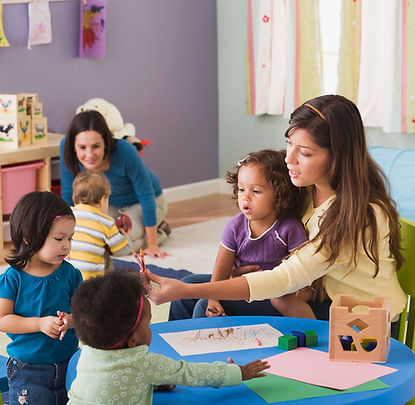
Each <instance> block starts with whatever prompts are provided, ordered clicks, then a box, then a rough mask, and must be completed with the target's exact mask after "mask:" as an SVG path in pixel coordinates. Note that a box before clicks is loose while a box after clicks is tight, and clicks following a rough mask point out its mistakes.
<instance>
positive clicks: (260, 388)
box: [243, 374, 389, 403]
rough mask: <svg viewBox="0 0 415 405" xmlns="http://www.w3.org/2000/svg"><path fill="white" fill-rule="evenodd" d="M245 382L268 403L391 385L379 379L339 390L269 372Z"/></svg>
mask: <svg viewBox="0 0 415 405" xmlns="http://www.w3.org/2000/svg"><path fill="white" fill-rule="evenodd" d="M243 383H244V384H245V385H246V386H247V387H248V388H250V389H251V390H252V391H254V392H255V393H256V394H258V395H259V396H260V397H261V398H262V399H264V400H265V401H267V402H268V403H273V402H283V401H294V400H298V399H305V398H315V397H327V396H330V395H341V394H347V393H352V392H362V391H372V390H379V389H383V388H389V385H387V384H385V383H384V382H383V381H380V380H378V379H375V380H371V381H368V382H367V383H364V384H361V385H357V386H356V387H353V388H349V389H347V390H343V391H339V390H335V389H332V388H326V387H320V386H318V385H313V384H307V383H304V382H301V381H296V380H292V379H290V378H285V377H280V376H277V375H274V374H267V376H266V377H263V378H253V379H252V380H247V381H243Z"/></svg>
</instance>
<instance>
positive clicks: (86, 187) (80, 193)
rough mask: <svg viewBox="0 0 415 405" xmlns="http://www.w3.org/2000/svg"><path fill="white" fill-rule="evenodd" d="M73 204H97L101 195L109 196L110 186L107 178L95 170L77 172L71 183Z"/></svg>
mask: <svg viewBox="0 0 415 405" xmlns="http://www.w3.org/2000/svg"><path fill="white" fill-rule="evenodd" d="M72 189H73V193H72V199H73V202H74V203H75V204H99V203H100V201H101V199H102V197H109V195H110V194H111V186H110V183H109V181H108V179H107V178H106V177H105V175H104V174H103V173H101V172H98V171H96V170H85V171H83V172H79V173H78V174H77V175H76V177H75V180H74V181H73V185H72Z"/></svg>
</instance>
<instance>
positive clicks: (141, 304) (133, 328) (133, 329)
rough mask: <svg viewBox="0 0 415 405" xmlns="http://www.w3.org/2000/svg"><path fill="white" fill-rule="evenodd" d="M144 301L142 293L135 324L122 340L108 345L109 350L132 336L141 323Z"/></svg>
mask: <svg viewBox="0 0 415 405" xmlns="http://www.w3.org/2000/svg"><path fill="white" fill-rule="evenodd" d="M143 301H144V299H143V296H142V295H140V308H138V315H137V319H136V320H135V322H134V325H133V326H132V327H131V328H130V330H129V331H128V332H127V334H126V335H125V336H124V337H123V338H122V339H121V340H119V341H118V342H117V343H114V344H113V345H111V346H109V347H107V350H111V349H116V348H117V347H118V346H121V345H122V344H124V343H125V342H126V341H127V339H128V338H129V337H130V335H131V334H132V333H133V332H134V331H135V330H136V328H137V326H138V324H139V323H140V319H141V314H142V312H143V306H144V305H143Z"/></svg>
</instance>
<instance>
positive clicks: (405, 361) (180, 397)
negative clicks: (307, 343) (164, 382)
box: [66, 316, 415, 405]
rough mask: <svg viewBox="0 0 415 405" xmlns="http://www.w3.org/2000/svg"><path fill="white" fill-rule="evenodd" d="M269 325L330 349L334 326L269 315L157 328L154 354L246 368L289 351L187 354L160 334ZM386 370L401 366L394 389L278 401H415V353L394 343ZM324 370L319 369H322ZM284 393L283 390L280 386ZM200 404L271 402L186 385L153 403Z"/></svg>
mask: <svg viewBox="0 0 415 405" xmlns="http://www.w3.org/2000/svg"><path fill="white" fill-rule="evenodd" d="M255 324H269V325H270V326H272V327H274V328H275V329H278V330H279V331H281V332H282V333H283V334H290V333H291V331H293V330H299V331H305V330H315V331H316V332H317V335H318V346H317V347H312V349H316V350H321V351H324V352H327V351H328V336H329V323H328V322H327V321H318V320H314V319H299V318H288V317H269V316H229V317H217V318H195V319H184V320H180V321H169V322H161V323H155V324H151V325H150V326H151V330H152V333H153V338H152V342H151V345H150V347H149V351H152V352H156V353H160V354H163V355H165V356H168V357H171V358H173V359H175V360H184V361H188V362H209V363H211V362H214V361H224V362H227V361H228V358H229V357H232V359H233V360H234V362H235V363H236V364H240V365H243V364H246V363H249V362H250V361H253V360H256V359H265V358H267V357H271V356H274V355H276V354H279V353H283V352H285V351H284V350H281V349H278V347H260V346H259V347H256V348H254V349H248V350H237V351H227V352H215V353H206V354H198V355H189V356H181V355H180V354H179V353H177V352H176V351H175V350H174V349H173V348H172V347H171V346H170V345H169V344H168V343H167V342H166V341H165V340H164V339H163V338H162V337H161V336H160V335H159V334H160V333H170V332H180V331H185V330H195V329H196V330H197V329H208V328H229V327H236V326H242V325H255ZM79 352H80V351H79V350H78V352H77V353H75V355H74V356H73V358H72V359H71V361H70V363H69V366H68V372H67V378H66V385H67V388H69V387H70V385H71V383H72V381H73V379H74V378H75V376H76V363H77V361H78V358H79ZM385 365H386V366H389V367H393V368H396V369H397V370H398V371H396V372H394V373H392V374H388V375H385V376H383V377H380V378H379V380H381V381H382V382H384V383H385V384H387V385H389V386H390V387H389V388H384V389H378V390H372V391H362V392H356V393H344V394H340V395H334V396H333V395H331V396H320V397H315V398H307V399H301V400H289V401H285V400H284V401H283V402H274V403H278V404H281V405H295V404H297V403H299V402H300V401H301V404H307V405H322V404H330V405H331V404H361V405H363V404H364V405H367V404H376V405H383V404H384V405H391V404H394V405H398V404H406V403H407V402H408V401H409V400H410V399H411V398H413V397H415V354H414V353H413V352H412V350H410V349H409V348H408V347H407V346H405V345H404V344H402V343H401V342H399V341H397V340H395V339H391V344H390V351H389V355H388V358H387V361H386V363H385ZM316 372H318V370H316ZM275 389H278V386H276V387H275ZM195 401H197V403H198V405H202V404H209V405H211V404H215V405H219V404H226V405H233V404H235V405H241V404H249V405H255V404H262V405H264V404H267V402H266V401H265V400H263V399H262V398H261V397H260V396H259V395H257V394H256V393H255V392H254V391H252V390H251V389H249V388H248V387H247V386H246V385H245V384H240V385H237V386H232V387H224V388H220V389H217V388H210V387H183V386H177V387H176V388H175V389H174V390H173V391H172V392H154V395H153V404H155V405H171V404H181V405H182V404H193V403H195Z"/></svg>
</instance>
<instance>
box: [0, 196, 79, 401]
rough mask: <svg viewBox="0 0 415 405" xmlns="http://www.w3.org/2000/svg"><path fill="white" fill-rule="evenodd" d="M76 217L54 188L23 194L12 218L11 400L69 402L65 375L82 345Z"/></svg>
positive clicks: (4, 290)
mask: <svg viewBox="0 0 415 405" xmlns="http://www.w3.org/2000/svg"><path fill="white" fill-rule="evenodd" d="M74 227H75V217H74V215H73V213H72V210H71V208H70V207H69V205H68V204H67V203H66V202H65V201H63V200H62V199H61V198H60V197H58V196H57V195H55V194H53V193H50V192H47V191H45V192H40V191H34V192H32V193H29V194H26V195H25V196H23V197H22V198H21V199H20V200H19V202H18V203H17V205H16V207H15V208H14V210H13V212H12V215H11V218H10V234H11V238H12V242H13V246H14V247H13V248H12V250H11V253H10V254H9V256H8V257H7V258H6V261H7V262H8V263H9V264H10V266H11V267H9V268H8V269H7V270H6V271H5V272H4V273H3V274H1V275H0V331H2V332H6V333H7V335H8V336H9V337H10V339H11V343H9V345H8V346H7V353H8V354H9V356H10V358H9V359H8V361H7V377H8V381H9V402H8V403H9V404H10V405H19V404H23V403H27V404H48V405H52V404H56V405H62V404H66V402H67V400H68V397H67V393H66V388H65V377H66V370H67V366H68V362H69V359H70V358H71V356H72V355H73V354H74V353H75V351H76V350H77V348H78V339H77V338H76V335H75V332H74V331H73V330H72V315H71V313H70V312H71V310H70V299H71V297H72V295H73V294H74V291H75V290H76V288H77V287H78V285H79V284H80V283H81V282H82V275H81V273H80V271H79V270H78V269H76V268H75V267H73V266H72V265H71V264H69V263H68V262H66V261H65V260H64V259H65V257H66V255H67V254H68V252H69V249H70V248H71V239H72V235H73V232H74Z"/></svg>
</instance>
